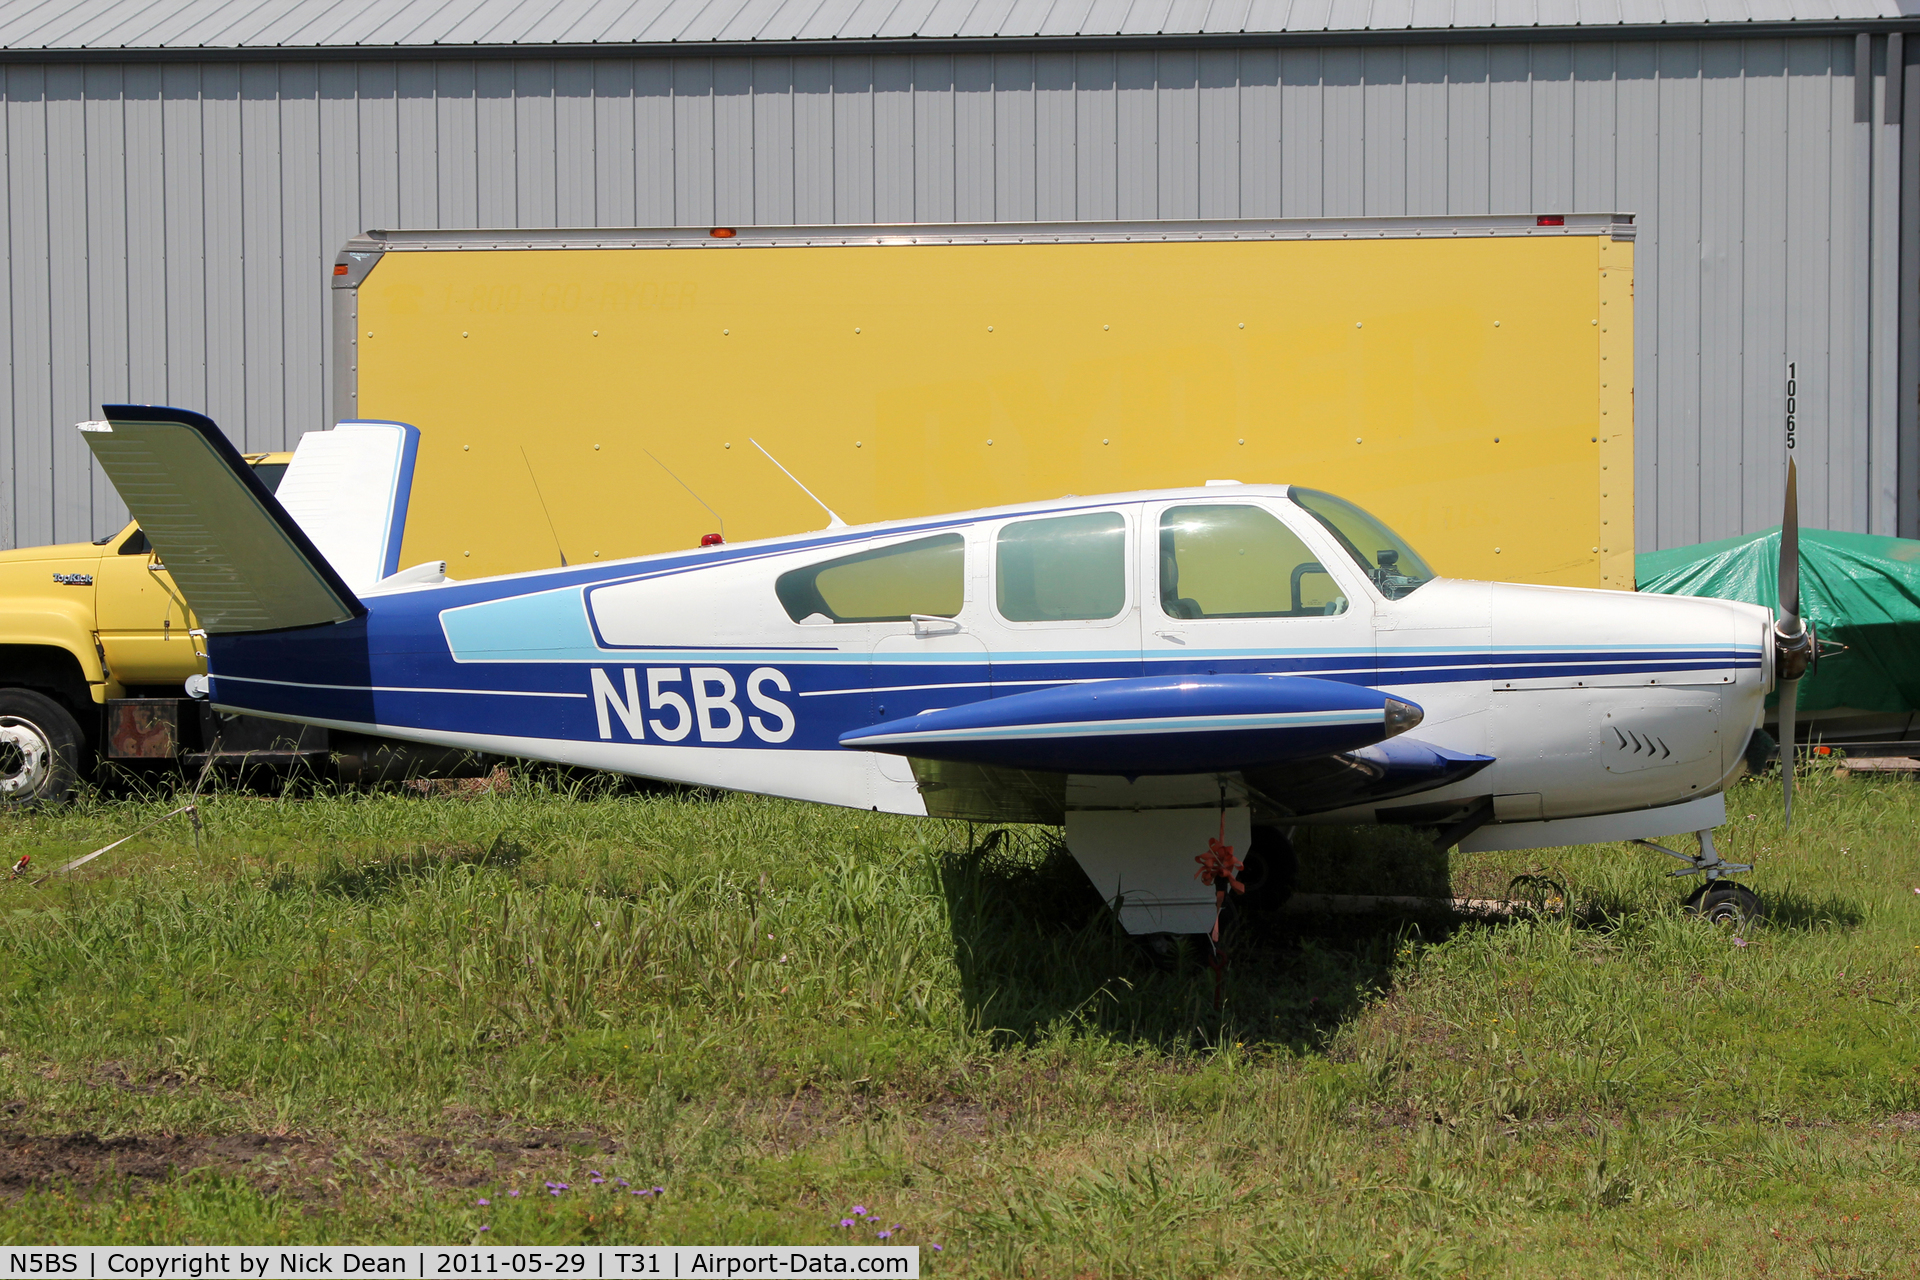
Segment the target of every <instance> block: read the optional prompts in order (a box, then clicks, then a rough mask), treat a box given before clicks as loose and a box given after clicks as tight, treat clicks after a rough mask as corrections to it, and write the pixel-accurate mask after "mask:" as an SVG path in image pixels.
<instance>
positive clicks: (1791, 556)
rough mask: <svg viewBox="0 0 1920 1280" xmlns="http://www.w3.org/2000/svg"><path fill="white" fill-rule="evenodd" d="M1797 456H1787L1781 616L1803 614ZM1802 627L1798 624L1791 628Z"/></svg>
mask: <svg viewBox="0 0 1920 1280" xmlns="http://www.w3.org/2000/svg"><path fill="white" fill-rule="evenodd" d="M1798 489H1799V485H1798V484H1797V483H1796V475H1795V467H1794V465H1793V459H1792V458H1788V459H1787V506H1786V510H1785V511H1783V512H1782V513H1781V516H1780V617H1781V619H1782V620H1783V621H1784V620H1785V619H1787V618H1793V619H1796V620H1797V619H1798V618H1799V617H1800V499H1799V494H1798V492H1797V491H1798ZM1789 629H1790V630H1796V631H1797V630H1798V628H1797V627H1793V628H1789Z"/></svg>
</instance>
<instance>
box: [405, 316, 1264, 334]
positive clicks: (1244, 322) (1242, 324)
mask: <svg viewBox="0 0 1920 1280" xmlns="http://www.w3.org/2000/svg"><path fill="white" fill-rule="evenodd" d="M1240 327H1241V328H1242V329H1244V328H1246V327H1247V322H1246V321H1245V320H1242V321H1241V322H1240ZM367 336H368V337H369V338H371V337H372V336H373V335H372V334H368V335H367Z"/></svg>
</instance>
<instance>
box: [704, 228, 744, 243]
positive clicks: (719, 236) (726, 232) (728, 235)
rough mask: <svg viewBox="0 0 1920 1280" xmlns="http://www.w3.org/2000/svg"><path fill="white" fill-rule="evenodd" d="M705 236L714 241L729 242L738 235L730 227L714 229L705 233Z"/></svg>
mask: <svg viewBox="0 0 1920 1280" xmlns="http://www.w3.org/2000/svg"><path fill="white" fill-rule="evenodd" d="M707 234H708V235H710V236H712V237H713V238H714V239H715V240H731V239H733V238H734V237H735V236H737V235H739V234H740V233H739V232H738V231H735V230H734V229H733V228H732V227H715V228H714V229H713V230H711V231H709V232H707Z"/></svg>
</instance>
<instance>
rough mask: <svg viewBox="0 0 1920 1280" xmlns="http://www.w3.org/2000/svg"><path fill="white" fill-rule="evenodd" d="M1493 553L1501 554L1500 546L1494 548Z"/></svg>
mask: <svg viewBox="0 0 1920 1280" xmlns="http://www.w3.org/2000/svg"><path fill="white" fill-rule="evenodd" d="M1493 554H1495V555H1499V554H1500V548H1498V547H1495V548H1494V549H1493Z"/></svg>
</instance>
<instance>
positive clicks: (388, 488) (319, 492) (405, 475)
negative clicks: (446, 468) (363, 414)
mask: <svg viewBox="0 0 1920 1280" xmlns="http://www.w3.org/2000/svg"><path fill="white" fill-rule="evenodd" d="M419 448H420V432H419V431H418V430H417V429H416V428H414V427H410V426H408V425H407V424H406V423H404V422H373V421H364V422H361V421H353V422H342V423H341V424H340V425H339V426H337V427H335V428H334V429H333V430H331V431H309V432H307V434H305V435H304V436H301V437H300V445H299V447H298V448H296V449H295V450H294V451H293V462H292V463H291V464H289V465H288V467H287V474H286V475H285V476H283V477H282V478H281V480H280V488H279V489H278V490H277V491H276V496H277V497H278V498H279V500H280V505H281V506H283V507H285V508H286V509H287V514H288V515H290V516H292V517H293V519H294V522H295V523H296V524H298V525H299V526H300V528H301V530H302V531H303V532H305V534H306V535H307V536H308V537H309V538H311V539H312V540H313V545H314V546H315V547H317V548H319V550H320V553H321V554H322V555H323V556H325V557H326V560H327V563H328V564H330V565H332V566H333V569H334V571H335V572H336V573H338V574H339V575H340V578H341V580H342V581H344V582H345V583H346V584H347V586H348V587H349V588H350V589H351V590H354V591H370V590H372V589H373V588H374V587H375V586H376V585H377V584H378V583H379V582H380V580H381V579H382V578H389V577H392V576H393V575H394V574H396V573H398V572H400V540H401V538H402V536H403V535H404V534H405V532H406V526H407V501H408V497H409V495H410V494H411V492H412V490H413V461H414V455H415V454H416V453H417V452H418V451H419Z"/></svg>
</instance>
